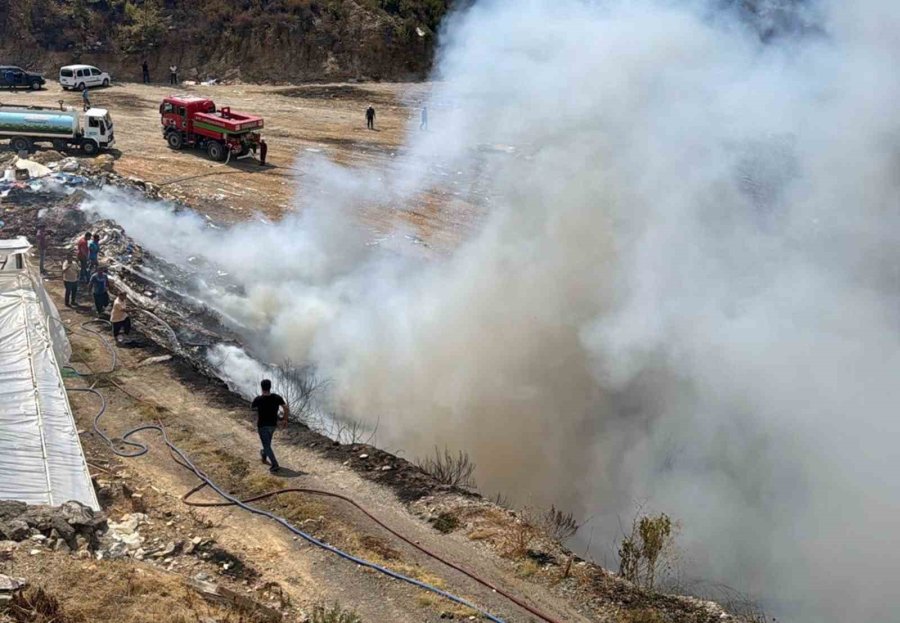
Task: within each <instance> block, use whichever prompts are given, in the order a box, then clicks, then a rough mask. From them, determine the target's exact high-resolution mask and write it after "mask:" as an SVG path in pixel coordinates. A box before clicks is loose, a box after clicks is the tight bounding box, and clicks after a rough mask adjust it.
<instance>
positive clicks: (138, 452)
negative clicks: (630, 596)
mask: <svg viewBox="0 0 900 623" xmlns="http://www.w3.org/2000/svg"><path fill="white" fill-rule="evenodd" d="M96 322H101V323H106V324H110V323H109V322H108V321H106V320H96V319H95V320H89V321H87V322H84V323H82V325H81V327H82V328H83V329H85V330H86V331H89V332H90V333H92V334H94V335H96V336H97V337H98V338H99V339H100V340H101V341H102V342H103V344H104V346H105V347H106V349H107V351H108V352H110V355H111V357H112V370H110V371H109V372H111V371H114V370H115V367H116V353H115V349H114V348H112V347H110V346H109V344H108V341H107V340H106V338H105V337H103V335H102V334H101V333H100V332H98V331H95V330H93V329H89V328H88V327H87V325H89V324H91V323H96ZM67 367H68V368H69V369H71V370H73V371H74V372H75V374H77V375H78V376H83V377H87V376H94V375H95V374H96V373H93V372H92V373H89V374H83V373H80V372H78V371H76V370H74V368H71V366H67ZM116 386H117V387H119V385H118V384H116ZM120 389H122V390H123V392H124V393H126V394H128V395H130V396H131V397H132V398H135V399H137V400H141V399H140V398H138V397H136V396H133V395H131V394H130V392H127V391H125V390H124V388H121V387H120ZM69 391H76V392H85V393H91V394H93V395H95V396H97V397H98V398H99V399H100V401H101V407H100V410H99V411H98V413H97V415H96V416H95V417H94V420H93V429H94V431H95V432H96V433H97V435H98V436H99V437H100V438H101V439H102V440H103V441H104V443H106V445H107V446H108V447H109V448H110V450H111V451H112V452H113V453H114V454H116V455H117V456H120V457H123V458H135V457H139V456H142V455H144V454H147V453H148V452H149V448H148V447H147V446H146V445H145V444H143V443H140V442H137V441H131V440H130V438H131V437H133V436H134V435H136V434H138V433H141V432H144V431H155V432H158V433H159V434H160V435H161V436H162V439H163V443H164V444H165V445H166V447H167V448H168V450H169V453H170V455H171V456H172V459H173V460H174V461H175V462H176V463H177V464H178V465H180V466H181V467H183V468H184V469H186V470H187V471H189V472H191V473H193V474H194V476H196V477H197V478H198V479H199V480H200V481H201V482H200V484H198V485H197V486H196V487H194V488H193V489H191V490H190V491H188V492H187V493H185V494H184V495H183V496H182V497H181V501H182V502H184V503H185V504H187V505H189V506H197V507H221V506H237V507H239V508H241V509H243V510H246V511H247V512H249V513H252V514H254V515H260V516H263V517H267V518H268V519H271V520H272V521H275V522H276V523H278V524H280V525H282V526H283V527H285V528H287V529H288V530H289V531H290V532H292V533H293V534H295V535H296V536H298V537H300V538H302V539H304V540H305V541H307V542H309V543H311V544H313V545H315V546H317V547H320V548H322V549H324V550H326V551H328V552H331V553H333V554H335V555H337V556H339V557H340V558H343V559H345V560H348V561H350V562H354V563H356V564H358V565H360V566H362V567H366V568H369V569H372V570H374V571H377V572H379V573H382V574H384V575H387V576H388V577H391V578H394V579H396V580H399V581H402V582H405V583H407V584H411V585H413V586H415V587H417V588H420V589H423V590H426V591H429V592H431V593H434V594H436V595H438V596H440V597H443V598H445V599H447V600H449V601H452V602H454V603H457V604H459V605H462V606H465V607H466V608H470V609H471V610H473V611H475V612H478V613H479V614H480V615H481V616H483V617H484V618H486V619H488V620H490V621H494V622H495V623H505V622H504V621H503V620H502V619H500V618H498V617H496V616H494V615H492V614H490V613H489V612H487V611H486V610H483V609H481V608H479V607H478V606H475V605H474V604H472V603H470V602H469V601H467V600H465V599H463V598H462V597H459V596H457V595H455V594H453V593H450V592H448V591H444V590H442V589H440V588H438V587H436V586H434V585H431V584H428V583H427V582H422V581H420V580H416V579H415V578H411V577H409V576H406V575H403V574H401V573H398V572H396V571H392V570H391V569H388V568H387V567H383V566H381V565H378V564H376V563H374V562H371V561H368V560H365V559H363V558H359V557H357V556H354V555H353V554H350V553H348V552H345V551H343V550H341V549H339V548H337V547H335V546H333V545H330V544H328V543H325V542H324V541H321V540H319V539H317V538H316V537H314V536H312V535H311V534H308V533H306V532H304V531H302V530H300V529H299V528H297V527H296V526H294V525H293V524H291V523H290V522H289V521H287V520H286V519H285V518H284V517H281V516H279V515H276V514H274V513H272V512H269V511H267V510H264V509H261V508H257V507H255V506H251V503H252V502H257V501H259V500H263V499H267V498H271V497H274V496H278V495H282V494H285V493H304V494H311V495H319V496H323V497H330V498H334V499H338V500H341V501H343V502H345V503H347V504H349V505H351V506H353V507H354V508H355V509H357V510H358V511H360V512H361V513H363V514H364V515H365V516H366V517H368V518H369V519H370V520H371V521H373V522H374V523H376V524H377V525H378V526H380V527H381V528H383V529H384V530H386V531H387V532H389V533H390V534H391V535H393V536H394V537H396V538H397V539H399V540H401V541H403V542H404V543H406V544H408V545H410V546H411V547H413V548H414V549H416V550H418V551H419V552H421V553H423V554H425V555H426V556H428V557H429V558H432V559H433V560H436V561H438V562H440V563H442V564H444V565H446V566H447V567H449V568H451V569H453V570H455V571H457V572H459V573H462V574H463V575H465V576H467V577H468V578H470V579H472V580H474V581H475V582H477V583H478V584H481V585H482V586H484V587H486V588H488V589H490V590H491V591H494V592H496V593H498V594H499V595H502V596H503V597H505V598H506V599H508V600H509V601H510V602H512V603H514V604H515V605H517V606H519V607H520V608H522V609H524V610H526V611H527V612H530V613H531V614H533V615H534V616H536V617H538V618H539V619H541V620H543V621H545V622H546V623H560V622H559V621H557V620H556V619H553V618H551V617H550V616H549V615H546V614H544V613H542V612H541V611H539V610H537V609H536V608H534V607H532V606H530V605H528V604H527V603H525V602H524V601H522V600H520V599H518V598H517V597H515V596H514V595H511V594H510V593H508V592H507V591H505V590H503V589H502V588H500V587H497V586H495V585H494V584H492V583H490V582H488V581H487V580H484V579H482V578H480V577H479V576H477V575H476V574H475V573H473V572H471V571H468V570H466V569H465V568H463V567H461V566H459V565H456V564H454V563H452V562H450V561H448V560H446V559H444V558H443V557H441V556H439V555H438V554H435V553H434V552H431V551H430V550H428V549H426V548H425V547H422V546H421V545H419V544H418V543H416V542H415V541H413V540H412V539H409V538H407V537H406V536H404V535H402V534H401V533H399V532H397V531H396V530H394V529H393V528H391V527H390V526H388V525H387V524H386V523H384V522H383V521H381V520H380V519H378V518H377V517H375V516H374V515H373V514H372V513H370V512H369V511H368V510H366V509H365V508H364V507H363V506H362V505H360V504H359V503H357V502H356V501H354V500H353V499H351V498H349V497H347V496H344V495H341V494H338V493H332V492H330V491H323V490H320V489H312V488H307V487H290V488H284V489H278V490H275V491H269V492H267V493H263V494H260V495H256V496H252V497H250V498H247V499H239V498H237V497H235V496H233V495H231V494H229V493H227V492H226V491H224V490H223V489H222V488H221V487H219V486H218V485H217V484H216V483H215V482H214V481H213V480H212V479H211V478H210V477H209V476H207V475H206V474H205V473H204V472H203V471H202V470H200V469H199V468H198V467H197V466H196V465H195V464H194V463H193V462H192V461H191V460H190V458H188V456H187V455H186V454H185V453H184V451H182V450H181V449H180V448H179V447H178V446H176V445H175V444H174V443H173V442H172V441H171V440H170V439H169V436H168V433H167V431H166V429H165V426H163V424H162V422H158V423H157V424H144V425H141V426H138V427H136V428H133V429H131V430H129V431H126V432H125V433H124V434H123V435H122V437H121V439H120V440H119V441H120V443H121V444H122V445H126V446H130V447H131V448H134V451H132V452H124V451H122V450H119V449H118V448H116V442H115V441H114V440H113V439H111V438H109V437H108V436H107V435H106V434H105V433H104V432H103V430H102V429H101V427H100V419H101V418H102V417H103V415H104V414H105V413H106V406H107V403H106V397H105V396H104V395H103V394H102V393H100V392H99V391H97V390H96V389H94V388H93V387H90V388H71V389H70V390H69ZM207 487H208V488H210V489H212V490H213V491H214V492H215V493H216V494H218V495H219V497H221V498H222V499H223V500H224V501H222V502H194V501H190V498H191V497H192V496H193V495H195V494H197V493H199V492H200V491H201V490H203V489H205V488H207Z"/></svg>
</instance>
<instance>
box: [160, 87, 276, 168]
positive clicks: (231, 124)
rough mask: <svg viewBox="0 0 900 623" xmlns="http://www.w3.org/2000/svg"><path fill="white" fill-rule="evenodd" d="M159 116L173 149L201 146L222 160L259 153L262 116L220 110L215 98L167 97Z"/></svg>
mask: <svg viewBox="0 0 900 623" xmlns="http://www.w3.org/2000/svg"><path fill="white" fill-rule="evenodd" d="M159 114H160V121H161V123H162V131H163V137H164V138H165V139H166V142H167V143H168V144H169V147H171V148H172V149H182V148H184V147H197V148H199V149H202V150H204V151H205V152H206V153H207V155H208V156H209V157H210V159H212V160H218V161H221V160H226V159H228V158H230V157H231V156H235V157H241V156H246V155H247V154H248V153H250V151H251V150H252V151H254V152H255V151H256V148H257V146H258V145H259V141H260V134H259V131H260V130H262V128H263V126H264V122H263V119H262V117H256V116H253V115H248V114H245V113H240V112H235V111H233V110H231V108H229V107H228V106H225V107H222V108H221V109H216V104H215V102H213V101H212V100H211V99H208V98H204V97H196V96H193V95H173V96H170V97H167V98H165V99H164V100H163V101H162V103H161V104H160V105H159Z"/></svg>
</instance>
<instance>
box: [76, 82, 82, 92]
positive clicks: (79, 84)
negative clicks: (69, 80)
mask: <svg viewBox="0 0 900 623" xmlns="http://www.w3.org/2000/svg"><path fill="white" fill-rule="evenodd" d="M75 88H76V89H78V90H79V91H84V83H83V82H79V83H78V84H76V85H75Z"/></svg>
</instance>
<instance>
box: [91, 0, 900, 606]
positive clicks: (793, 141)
mask: <svg viewBox="0 0 900 623" xmlns="http://www.w3.org/2000/svg"><path fill="white" fill-rule="evenodd" d="M808 7H809V11H808V12H806V13H804V19H805V20H807V21H806V22H805V23H808V25H809V28H808V29H806V30H808V31H811V32H814V35H810V36H807V35H803V34H799V33H797V32H788V33H786V34H785V35H784V36H781V37H774V38H773V37H760V35H759V32H758V31H757V30H755V29H753V28H750V27H748V26H747V25H746V23H745V22H743V21H741V19H739V18H738V16H737V14H736V13H735V12H732V11H722V10H713V9H711V8H710V5H708V4H704V3H691V2H662V1H659V2H654V1H646V2H637V3H635V2H616V1H612V2H597V3H594V2H579V1H576V0H556V1H553V2H550V1H549V0H528V1H526V2H520V1H517V2H512V1H503V0H495V1H490V2H482V3H477V4H475V6H474V7H472V8H471V9H469V10H468V11H467V12H466V13H465V14H463V15H459V16H456V17H454V18H452V19H451V20H450V21H449V25H448V27H447V32H446V33H445V35H444V42H445V43H444V47H443V51H442V54H441V57H440V60H439V72H440V76H441V77H442V81H441V82H438V83H435V85H434V95H433V98H434V102H435V104H434V105H432V106H430V111H431V115H430V117H431V119H430V126H431V127H430V129H429V131H428V132H427V133H425V132H422V133H420V132H416V131H411V133H410V136H411V138H410V143H409V145H408V148H407V155H406V157H405V158H404V159H403V162H401V163H400V164H399V165H397V167H396V168H394V169H393V170H392V172H391V173H392V174H391V176H384V175H381V174H380V172H368V171H348V170H346V169H342V168H340V167H337V166H334V165H329V164H328V163H322V162H316V163H313V162H310V161H304V162H301V163H300V166H304V167H307V168H309V169H311V170H312V171H313V173H310V174H308V175H307V179H309V177H310V176H311V175H314V176H315V178H316V180H317V188H318V189H319V191H320V192H317V193H316V194H315V195H314V196H309V195H301V196H300V197H299V198H298V202H299V203H301V204H302V205H303V209H302V210H298V212H297V213H295V214H291V215H289V216H287V217H286V218H285V219H284V220H283V221H281V222H279V223H277V224H266V223H248V224H244V225H238V226H235V227H233V228H231V229H229V230H224V231H223V230H214V229H210V228H208V227H206V225H205V223H204V222H203V220H202V219H200V218H199V217H196V216H193V215H190V214H185V213H181V214H178V215H176V214H174V213H172V212H171V211H169V210H168V209H166V208H165V207H164V206H158V205H141V204H137V203H136V202H135V201H133V200H123V199H122V198H120V197H115V196H112V195H111V194H110V193H102V194H100V195H98V196H97V197H96V198H95V199H94V201H93V203H92V206H91V207H92V208H93V209H96V210H98V211H99V212H100V213H101V214H103V215H104V216H107V217H110V218H115V219H116V220H118V221H119V222H121V223H122V224H123V225H124V226H125V227H126V228H127V230H128V231H129V232H130V233H131V234H132V235H134V236H135V237H137V238H138V239H139V240H140V241H141V242H142V243H143V244H145V245H147V246H148V248H150V249H151V250H153V251H155V252H157V253H160V254H162V255H163V256H166V257H168V258H171V259H173V260H174V261H185V260H186V256H187V255H188V254H191V255H201V256H203V257H204V258H205V259H206V260H207V261H209V262H211V263H213V264H215V265H217V266H219V267H221V269H222V270H224V271H226V272H228V273H229V274H230V276H231V278H232V279H233V280H234V281H235V282H237V283H239V284H240V286H241V290H240V292H241V293H240V294H235V293H234V292H233V291H231V290H225V289H220V288H217V287H216V286H215V285H210V284H205V283H203V282H202V281H201V282H199V283H200V285H199V286H198V289H199V290H201V291H203V290H204V288H205V294H204V298H205V299H206V300H207V301H208V303H209V304H210V305H211V306H212V307H213V308H217V309H220V310H222V311H223V312H226V313H227V316H228V317H229V318H232V319H234V321H235V322H236V323H237V325H239V326H237V328H238V329H239V330H240V331H242V332H243V333H244V335H245V336H247V341H248V347H249V348H250V349H251V351H252V352H253V354H254V355H255V356H257V357H259V358H262V359H267V360H272V361H277V360H278V359H279V358H282V357H285V356H289V357H291V358H292V359H293V360H294V361H304V362H310V363H313V364H315V365H316V366H317V368H318V370H319V371H320V374H321V375H322V376H325V377H327V378H329V379H330V384H329V387H330V390H331V394H330V400H331V402H332V404H333V405H334V407H335V408H336V409H339V410H340V411H341V412H342V413H346V414H349V415H351V416H353V417H355V418H358V419H361V420H364V421H368V422H375V421H378V423H379V432H378V439H379V442H380V443H381V444H382V445H384V446H387V447H401V448H403V449H404V450H405V451H406V453H407V454H408V455H416V454H423V453H426V452H428V451H430V449H431V448H432V447H433V446H434V445H435V444H438V445H448V446H449V447H451V448H464V449H466V450H467V451H468V452H469V453H470V454H471V455H472V457H473V459H474V460H475V461H476V462H477V464H478V472H477V478H478V481H479V484H480V485H481V486H482V488H483V489H484V490H486V491H503V492H504V493H507V494H508V495H510V496H512V497H513V499H515V500H517V501H519V502H523V503H531V504H547V503H551V502H552V503H555V504H556V505H557V506H563V507H567V508H571V509H573V510H575V511H576V512H578V513H582V514H585V515H587V514H594V515H595V517H596V518H595V522H594V527H595V530H596V531H597V536H596V537H595V539H596V540H597V541H598V542H600V541H604V540H606V541H607V542H608V541H609V540H611V539H613V538H614V537H615V535H616V533H617V532H618V530H619V524H618V521H617V519H616V518H617V516H628V515H629V514H630V513H631V512H632V510H633V508H634V504H635V502H636V501H637V500H647V501H648V504H649V505H650V506H652V507H653V508H655V509H659V510H665V511H666V512H668V513H669V514H671V515H672V516H674V517H676V518H678V519H679V520H680V521H681V524H682V526H683V528H682V530H683V534H682V545H683V550H684V564H685V567H686V571H685V573H686V574H687V575H689V576H690V577H694V578H707V579H709V580H712V581H720V582H727V583H728V584H730V585H732V586H735V587H738V588H740V589H742V590H744V591H746V592H747V593H749V594H751V595H753V596H754V597H756V598H758V599H760V600H762V601H763V602H764V603H766V604H767V605H771V606H772V607H773V609H774V611H775V612H776V613H777V614H779V615H781V616H782V617H783V618H784V619H785V620H796V621H816V622H819V621H834V622H840V623H844V622H846V621H850V620H854V621H872V622H876V621H877V622H883V621H890V620H898V619H897V615H896V614H895V612H896V610H897V607H896V606H897V605H898V604H897V599H896V597H894V591H893V590H892V587H891V586H890V584H891V583H892V582H893V577H894V576H895V575H896V572H898V571H900V552H898V547H897V545H896V544H894V543H893V542H892V539H891V534H892V532H891V528H892V526H893V525H895V524H896V522H897V520H898V519H900V516H898V515H900V481H898V479H897V478H896V477H895V474H896V472H897V467H898V465H897V463H898V459H897V458H896V457H897V456H898V455H897V452H896V449H895V445H896V444H895V440H896V439H897V433H898V432H900V431H898V428H900V423H898V419H897V418H896V416H895V413H894V411H895V408H896V405H897V404H898V401H897V398H898V396H897V394H898V391H900V389H898V384H897V382H896V379H897V378H898V373H900V344H898V339H897V335H898V318H897V311H896V310H897V304H896V303H897V294H896V290H897V277H898V257H897V255H898V251H897V245H895V244H893V241H894V239H895V238H896V234H897V232H898V222H897V219H898V210H897V208H898V179H900V178H898V173H897V172H898V164H900V163H898V158H897V154H898V140H900V132H898V130H900V128H898V119H900V117H898V116H897V115H896V110H895V108H896V102H897V101H898V95H900V94H898V82H897V80H896V78H895V71H894V65H895V59H896V58H897V57H898V53H900V5H897V4H896V3H893V2H889V1H887V0H862V1H860V2H854V3H838V2H820V3H816V4H814V5H813V4H809V5H808ZM810 20H814V23H811V22H810ZM442 102H453V103H454V105H453V106H445V107H442V106H441V103H442ZM498 144H499V145H505V146H509V147H510V148H511V149H510V150H508V151H511V152H512V155H510V156H509V157H506V158H496V159H492V160H491V161H490V162H489V163H488V165H486V166H484V167H481V168H480V169H479V170H480V174H481V176H482V177H481V178H480V179H479V180H477V182H478V183H479V184H482V185H484V184H486V185H487V187H488V188H489V190H490V194H491V197H492V202H491V208H490V211H489V212H488V213H487V214H486V215H485V217H484V219H483V221H482V222H480V223H478V224H477V228H476V229H477V232H476V233H475V234H474V235H473V236H471V237H470V239H469V240H467V241H466V242H464V243H463V244H461V245H460V246H459V247H458V248H457V249H456V250H455V251H454V252H453V254H452V255H451V256H450V257H446V258H435V259H434V260H433V261H430V262H422V261H420V260H418V259H416V260H409V259H406V258H405V257H404V255H403V254H402V253H399V254H398V253H394V252H385V251H384V249H382V248H381V247H379V246H378V245H366V244H365V241H366V238H367V234H366V232H364V231H362V230H361V228H360V227H359V226H358V221H356V220H355V219H354V215H355V211H356V210H357V209H358V207H359V206H360V205H363V204H365V205H372V204H378V203H383V204H391V205H394V206H399V207H407V208H411V207H413V206H414V204H415V198H416V196H417V194H418V193H419V192H420V191H422V190H423V189H425V188H427V187H428V186H429V185H430V184H432V183H433V179H432V178H431V177H430V176H429V175H428V174H427V171H428V167H429V165H431V164H434V163H441V165H442V166H445V167H448V168H451V170H452V169H454V168H456V169H459V170H463V169H465V168H466V167H465V164H466V163H468V162H470V161H471V159H472V158H473V157H475V156H474V154H476V153H479V149H478V148H479V146H483V145H498ZM470 183H472V184H474V183H476V181H475V180H470ZM234 361H235V362H239V361H243V360H242V359H240V358H234ZM234 373H235V375H236V376H239V371H234ZM245 376H246V375H245ZM248 378H249V377H248Z"/></svg>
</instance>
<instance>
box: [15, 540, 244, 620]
mask: <svg viewBox="0 0 900 623" xmlns="http://www.w3.org/2000/svg"><path fill="white" fill-rule="evenodd" d="M34 571H35V572H34V574H33V576H34V577H35V578H36V579H37V583H38V586H35V587H30V588H29V589H27V590H26V591H24V592H23V594H22V595H21V596H20V597H18V598H17V600H18V601H17V605H16V610H15V611H13V612H12V618H13V620H14V621H16V623H96V622H99V621H115V622H116V623H196V622H197V621H198V620H200V619H202V618H204V617H210V618H212V619H214V620H216V621H220V622H222V623H253V621H254V620H255V619H254V617H253V616H252V615H251V614H250V613H247V612H242V611H240V610H238V609H236V608H228V607H225V606H222V605H213V604H209V603H207V602H206V601H204V600H203V599H202V598H201V597H200V596H199V595H197V594H196V593H195V592H194V591H193V590H191V589H189V588H188V587H186V586H185V585H184V584H183V583H182V580H181V578H179V577H178V576H175V575H173V574H169V573H165V572H163V571H160V570H157V569H154V568H152V567H143V566H140V567H138V566H135V565H134V564H133V563H129V562H123V561H95V562H91V561H76V560H73V559H72V558H70V557H67V558H66V562H65V564H56V563H55V562H54V561H53V560H52V559H51V558H50V557H49V556H48V557H47V558H46V559H44V560H43V561H41V568H40V569H38V570H34Z"/></svg>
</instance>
